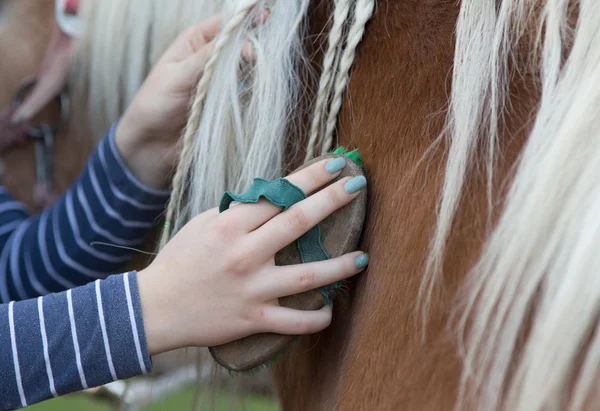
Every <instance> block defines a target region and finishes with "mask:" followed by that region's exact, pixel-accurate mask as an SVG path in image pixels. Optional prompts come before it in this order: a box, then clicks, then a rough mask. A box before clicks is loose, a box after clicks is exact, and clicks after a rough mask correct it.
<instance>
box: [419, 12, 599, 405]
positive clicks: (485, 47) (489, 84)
mask: <svg viewBox="0 0 600 411" xmlns="http://www.w3.org/2000/svg"><path fill="white" fill-rule="evenodd" d="M575 3H576V4H575ZM573 6H575V7H578V10H577V11H576V12H574V11H575V10H576V9H575V8H574V7H573ZM599 19H600V3H598V2H597V1H595V0H580V1H577V2H570V1H569V0H548V1H529V0H505V1H502V2H500V3H497V2H495V1H487V0H486V1H480V0H465V1H462V3H461V8H460V15H459V19H458V23H457V28H456V53H455V64H454V73H453V86H452V93H451V100H450V110H449V121H448V137H449V138H450V141H451V146H450V151H449V154H448V159H447V165H446V176H445V182H444V185H443V194H442V198H441V201H440V210H439V219H438V225H437V229H436V232H435V235H434V238H433V241H432V252H431V255H430V259H429V270H428V276H427V277H426V278H425V279H424V281H423V288H422V291H423V296H424V301H425V302H426V303H427V302H428V301H429V300H430V297H431V295H432V289H433V286H434V284H435V282H436V280H437V279H438V278H439V276H441V275H443V273H442V270H441V267H442V261H443V252H444V244H445V242H446V239H447V237H448V234H449V232H450V230H451V226H452V222H453V218H454V215H455V213H456V210H457V208H458V207H459V203H460V199H461V193H462V189H463V185H464V183H465V176H466V174H467V172H468V171H469V169H470V168H472V166H473V164H474V162H475V161H476V160H477V159H476V158H475V151H476V148H477V147H479V146H480V145H483V146H484V147H486V148H487V157H486V159H485V164H486V169H487V176H488V186H489V187H490V188H489V190H488V200H489V205H490V209H491V208H492V205H493V202H492V199H493V193H492V191H491V183H492V178H493V169H494V162H495V161H496V160H497V154H496V152H495V149H496V147H497V142H498V137H499V134H500V132H499V127H500V126H499V124H501V123H502V120H503V118H502V117H503V115H505V114H506V113H507V110H508V108H509V107H510V96H509V82H510V80H511V78H514V77H515V76H524V75H527V74H531V73H532V74H534V75H535V76H536V77H537V78H539V83H538V84H539V89H538V90H532V93H535V95H537V94H538V93H539V95H541V99H540V101H539V105H538V107H537V113H536V114H535V116H534V118H533V119H532V120H533V122H532V124H533V126H532V128H531V131H530V133H529V135H528V138H527V141H526V144H525V147H524V148H523V151H522V152H521V155H520V158H519V160H518V163H517V165H516V166H515V174H514V180H513V181H512V183H511V185H510V189H509V192H508V195H507V197H506V198H505V201H504V205H503V209H502V213H501V215H500V218H499V220H498V221H497V223H496V224H495V226H494V227H493V229H492V231H491V234H490V236H489V238H488V240H487V243H486V244H485V246H484V249H483V252H482V255H481V256H480V258H479V261H478V262H477V263H476V264H475V266H474V267H473V269H472V271H471V273H470V274H469V276H468V278H467V281H466V284H465V289H464V293H463V294H462V295H461V299H462V301H460V305H459V307H457V309H458V310H459V311H460V315H461V321H460V322H459V332H460V335H461V336H464V341H463V342H464V346H463V347H462V348H463V354H464V371H463V377H462V380H461V391H460V396H459V402H458V404H457V409H464V408H465V407H466V404H467V403H471V404H472V405H475V407H476V409H482V410H494V409H498V408H502V409H509V410H523V411H525V410H526V411H538V410H555V409H569V410H578V409H581V408H582V407H583V406H584V404H587V405H588V406H589V403H588V402H587V401H591V400H598V398H596V397H597V395H598V394H597V389H596V388H597V378H598V370H599V368H598V367H599V363H600V336H599V335H598V334H597V333H596V328H597V326H598V313H599V309H600V275H599V273H600V252H599V251H598V245H599V244H600V219H599V218H598V210H599V209H600V183H598V175H599V173H600V139H599V138H598V129H599V128H598V127H599V126H600V111H599V110H598V107H600V47H599V45H600V26H599V25H598V21H599ZM524 45H526V46H527V50H528V53H525V55H526V56H529V58H530V61H529V62H525V63H526V64H525V66H526V67H523V64H521V65H520V66H519V64H518V60H519V58H518V57H517V52H518V53H519V55H520V56H522V55H523V47H524ZM518 48H520V49H519V50H518ZM517 70H521V71H520V72H519V71H517ZM525 70H527V71H528V73H524V71H525ZM481 143H483V144H481Z"/></svg>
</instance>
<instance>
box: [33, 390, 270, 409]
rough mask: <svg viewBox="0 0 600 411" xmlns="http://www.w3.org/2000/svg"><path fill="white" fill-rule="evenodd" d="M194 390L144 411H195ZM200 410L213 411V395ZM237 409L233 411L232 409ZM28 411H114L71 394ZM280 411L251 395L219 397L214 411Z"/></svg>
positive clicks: (202, 396) (205, 396) (206, 397)
mask: <svg viewBox="0 0 600 411" xmlns="http://www.w3.org/2000/svg"><path fill="white" fill-rule="evenodd" d="M193 404H194V390H193V389H188V390H183V391H181V392H179V393H176V394H173V395H171V396H168V397H166V398H164V399H161V400H159V401H158V402H157V403H155V404H153V405H150V406H148V407H146V408H144V409H143V410H144V411H171V410H177V411H192V409H193ZM199 404H200V406H199V408H198V409H199V410H213V407H212V406H211V398H210V395H209V394H202V393H201V394H200V401H199ZM232 405H233V407H232ZM26 409H27V410H28V411H113V409H112V408H111V407H110V406H109V405H108V404H107V403H105V402H101V401H98V400H94V399H92V398H91V397H89V396H87V395H82V394H71V395H67V396H64V397H61V398H56V399H53V400H49V401H46V402H43V403H40V404H36V405H32V406H31V407H28V408H26ZM225 410H227V411H230V410H235V411H238V410H239V411H242V410H243V411H279V407H278V406H277V403H276V402H275V401H274V400H272V399H267V398H263V397H257V396H251V395H248V396H246V398H245V399H244V401H243V404H242V401H241V400H237V399H235V398H233V397H231V396H227V395H215V407H214V411H225Z"/></svg>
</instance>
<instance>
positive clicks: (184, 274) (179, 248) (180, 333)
mask: <svg viewBox="0 0 600 411" xmlns="http://www.w3.org/2000/svg"><path fill="white" fill-rule="evenodd" d="M326 163H327V160H323V161H320V162H317V163H315V164H313V165H311V166H309V167H307V168H305V169H303V170H301V171H299V172H297V173H296V174H293V175H291V176H290V177H288V179H289V180H290V182H292V183H293V184H295V185H297V186H298V187H300V188H301V189H302V190H304V192H305V193H307V195H309V194H310V193H313V192H314V193H315V194H313V195H311V196H310V197H308V198H307V199H305V200H303V201H301V202H299V203H297V204H295V205H294V206H292V207H291V208H290V209H289V210H287V211H285V212H283V213H281V208H279V207H276V206H274V205H272V204H270V203H268V202H266V201H265V200H261V201H260V202H259V203H257V204H238V205H235V206H233V207H231V208H230V209H229V210H227V211H225V212H223V213H221V214H219V213H218V211H217V210H216V209H213V210H210V211H207V212H205V213H203V214H201V215H199V216H198V217H196V218H195V219H194V220H192V221H191V222H189V223H188V224H187V225H186V226H185V227H184V228H183V229H182V230H181V231H179V232H178V233H177V235H176V236H175V237H174V238H173V239H172V240H171V241H170V242H169V243H168V244H167V246H166V247H165V248H164V249H163V250H162V251H161V252H160V253H159V255H158V256H157V257H156V259H155V260H154V262H153V263H152V264H151V265H150V266H149V267H148V268H147V269H146V270H144V271H142V272H140V273H139V274H138V284H139V292H140V299H141V304H142V312H143V316H144V327H145V330H146V337H147V342H148V349H149V351H150V354H151V355H155V354H158V353H161V352H164V351H168V350H172V349H176V348H181V347H188V346H215V345H219V344H224V343H226V342H229V341H233V340H236V339H239V338H241V337H245V336H248V335H252V334H256V333H261V332H275V333H279V334H291V335H298V334H309V333H314V332H317V331H320V330H322V329H324V328H326V327H327V326H328V325H329V323H330V321H331V309H330V308H329V307H328V306H325V307H323V308H322V309H321V310H319V311H300V310H293V309H290V308H284V307H281V306H279V304H278V298H279V297H283V296H287V295H293V294H298V293H301V292H305V291H308V290H312V289H315V288H318V287H321V286H325V285H328V284H332V283H334V282H336V281H339V280H342V279H344V278H347V277H350V276H352V275H354V274H356V273H358V272H360V271H361V270H362V269H363V268H364V264H360V262H362V261H364V260H365V258H364V257H363V258H361V259H360V260H359V261H358V263H357V260H356V259H357V257H359V256H361V255H363V253H362V252H355V253H351V254H348V255H345V256H342V257H339V258H334V259H330V260H327V261H320V262H315V263H308V264H300V265H291V266H289V265H288V266H283V267H279V266H275V263H274V255H275V253H276V252H277V251H279V250H280V249H282V248H284V247H285V246H287V245H288V244H290V243H292V242H293V241H295V240H296V239H297V238H298V237H300V236H301V235H302V234H304V233H305V232H306V231H308V230H309V229H310V228H312V227H313V226H315V225H316V224H318V223H319V222H320V221H321V220H323V219H324V218H325V217H327V216H328V215H329V214H331V213H332V212H334V211H335V210H337V209H338V208H340V207H342V206H344V205H345V204H347V203H349V202H350V201H352V199H354V198H355V197H356V196H357V195H358V191H357V192H355V193H349V192H347V191H346V189H345V183H346V182H347V181H348V180H349V179H348V178H346V179H342V180H340V181H338V182H336V183H334V184H332V185H330V186H329V187H327V188H325V189H323V190H321V191H317V190H318V189H319V188H320V187H322V186H323V185H324V184H326V183H327V182H329V181H331V180H332V179H333V178H335V177H336V176H337V175H338V174H339V172H334V173H331V174H330V173H328V172H327V171H326V169H325V164H326ZM361 179H362V177H357V180H356V181H355V182H353V183H355V184H351V185H350V186H351V187H353V189H351V191H354V190H356V188H357V186H358V187H360V186H361V185H364V180H361ZM356 183H358V185H357V184H356Z"/></svg>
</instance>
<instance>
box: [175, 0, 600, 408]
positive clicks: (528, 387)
mask: <svg viewBox="0 0 600 411" xmlns="http://www.w3.org/2000/svg"><path fill="white" fill-rule="evenodd" d="M240 4H242V2H240ZM277 4H281V2H279V3H276V4H274V5H272V13H271V16H270V22H271V25H270V26H268V27H267V29H266V30H269V31H268V33H269V34H270V36H264V35H261V34H260V33H259V34H256V33H254V32H252V31H251V29H250V28H249V26H248V25H245V24H242V25H240V26H238V27H233V28H232V31H230V32H229V34H228V35H229V38H230V39H236V41H233V40H229V41H228V42H227V44H224V46H223V50H222V53H220V55H219V56H217V57H215V59H219V61H217V62H220V63H219V64H224V65H226V66H227V67H232V66H233V65H232V64H231V63H232V61H231V60H227V58H226V57H228V56H233V55H236V53H235V52H236V48H237V47H239V42H238V41H237V39H247V38H248V37H250V38H251V39H252V40H253V41H255V43H256V44H257V45H258V46H260V48H261V49H262V50H271V51H270V53H265V56H272V54H271V53H273V52H276V51H278V50H277V47H273V48H272V49H270V48H269V46H270V45H281V42H282V41H285V42H286V46H287V47H286V49H285V50H283V52H284V53H286V54H285V55H284V56H283V57H285V59H283V60H280V61H279V62H276V63H277V64H279V65H278V66H276V67H275V66H273V65H269V64H266V63H268V60H266V61H263V60H264V59H263V60H261V59H260V54H259V56H258V57H259V60H258V63H257V65H256V67H254V68H253V70H252V71H251V74H252V76H254V77H251V78H250V79H249V80H250V81H249V82H250V87H249V89H248V88H246V87H239V85H240V84H239V83H240V81H239V73H238V72H237V71H233V72H230V71H228V72H218V73H217V74H219V76H216V77H215V78H214V79H213V80H212V81H211V84H207V86H210V87H209V89H204V92H206V95H205V101H206V103H205V104H204V110H201V111H199V112H197V113H196V115H190V119H192V118H194V121H193V122H192V124H188V126H191V128H190V129H191V130H192V132H196V131H198V130H203V129H204V128H206V127H208V126H209V125H211V124H214V123H215V116H214V114H211V113H223V112H224V111H225V110H228V105H229V106H230V104H229V103H230V100H227V99H224V98H222V95H221V94H220V92H222V90H225V91H231V90H232V89H233V88H234V87H235V89H234V90H237V93H233V95H237V94H238V93H239V94H240V95H241V97H243V101H242V102H238V103H237V107H243V108H244V109H247V108H248V107H254V105H253V104H252V101H250V102H248V99H250V100H252V99H253V98H254V99H259V98H263V101H268V102H269V104H270V105H266V106H263V107H262V110H263V111H264V112H265V113H268V112H269V110H270V109H271V108H273V109H275V111H273V112H274V113H277V116H276V118H275V120H276V122H277V123H278V124H275V125H276V126H277V127H276V128H277V130H279V131H278V132H277V133H276V134H275V135H273V134H268V138H271V139H272V140H271V141H273V142H274V143H273V147H275V148H277V150H274V151H271V150H267V152H266V153H265V152H261V151H259V152H254V153H253V155H252V156H249V158H250V159H252V160H253V161H255V165H253V166H252V167H250V166H246V167H247V169H244V168H241V169H236V168H234V169H231V168H229V167H230V165H231V162H223V163H222V167H226V168H227V170H223V171H221V170H222V169H219V170H220V171H219V178H220V179H221V178H223V177H222V176H225V175H226V176H227V179H224V180H223V181H221V180H219V181H218V182H219V184H221V185H222V184H225V185H231V186H236V185H239V186H238V187H228V188H240V189H241V188H243V187H244V185H245V184H247V180H248V179H249V178H252V177H254V176H255V173H252V171H253V170H256V173H265V174H266V176H269V177H271V176H276V175H281V174H283V172H284V170H287V169H293V168H294V167H295V164H296V165H297V164H299V163H301V162H302V160H303V157H304V154H308V155H309V156H310V155H311V154H312V153H310V152H309V148H310V147H311V144H310V138H309V137H307V136H311V129H312V127H311V126H310V123H311V120H312V117H313V116H312V113H313V112H314V109H315V106H317V104H316V101H318V95H319V90H320V89H321V87H320V85H319V80H316V81H315V79H318V78H320V77H322V76H323V73H325V72H326V71H327V70H329V71H331V70H332V65H336V67H339V59H336V58H334V59H328V60H327V61H326V60H325V58H324V59H323V62H327V63H328V64H329V66H326V65H325V64H324V67H319V65H320V63H321V60H320V57H321V56H323V52H322V51H321V49H322V47H323V46H325V43H326V42H328V43H333V44H334V45H335V47H336V49H337V48H339V49H340V50H343V47H342V46H343V44H345V43H344V40H343V39H344V33H348V32H349V31H350V30H349V28H348V30H337V29H336V30H334V27H337V28H339V27H338V26H336V25H335V20H336V18H335V16H338V17H339V19H341V21H342V22H344V21H346V19H347V17H346V16H350V21H356V17H355V16H356V15H357V14H356V13H357V11H358V12H361V11H364V7H365V2H364V1H356V2H354V1H343V0H339V1H337V2H335V3H334V4H331V3H329V2H326V1H317V0H315V1H314V2H313V3H312V4H311V5H309V4H308V2H307V1H305V2H300V1H298V2H296V1H294V2H292V4H293V6H294V7H292V9H293V10H292V12H291V13H290V14H287V13H284V12H283V11H282V10H281V9H279V10H277V9H276V8H277ZM359 4H360V5H361V6H362V9H361V10H357V7H358V5H359ZM244 5H248V3H245V4H244ZM259 5H262V3H260V4H259ZM232 9H233V11H232V12H231V14H232V15H234V14H235V13H236V12H243V10H241V8H240V7H239V6H238V7H237V8H236V7H232ZM336 12H337V14H336ZM331 15H333V16H334V18H333V22H332V23H331V24H328V23H329V20H330V16H331ZM345 15H346V16H345ZM300 17H303V18H304V19H305V21H306V20H308V23H309V24H308V28H307V29H306V30H305V31H298V32H295V33H294V34H293V35H294V36H297V37H295V38H294V39H292V40H290V39H289V38H288V37H286V36H289V35H290V27H291V26H290V22H291V23H295V24H297V26H292V27H300V25H299V23H296V22H297V21H298V18H300ZM363 17H364V16H363ZM598 17H600V11H599V9H598V6H597V5H595V4H594V2H593V0H592V1H590V0H587V1H586V0H581V1H579V2H577V3H576V4H575V3H574V2H573V3H571V2H568V1H562V0H553V1H547V2H538V1H525V0H504V1H502V2H491V1H479V0H463V1H462V2H460V4H458V3H456V2H454V1H447V0H428V1H424V2H423V1H420V2H417V1H414V0H387V1H386V0H379V2H378V3H377V6H376V8H375V10H374V12H373V17H372V18H371V21H370V22H369V23H368V25H366V23H365V27H366V32H365V36H364V38H363V40H362V43H360V45H359V46H358V45H357V54H356V58H355V59H354V56H349V57H352V59H351V60H352V61H353V62H354V67H353V69H352V74H351V80H350V81H347V80H348V78H347V77H346V76H345V75H344V76H342V77H340V78H339V80H340V81H339V82H338V81H335V82H334V87H333V88H334V89H335V85H336V84H342V86H341V87H342V91H343V87H344V83H346V82H347V84H348V89H347V90H346V92H345V94H344V98H343V102H342V104H341V107H340V108H341V111H340V113H339V121H338V122H336V125H337V141H338V142H339V144H342V145H345V146H351V147H357V148H358V149H359V150H360V152H361V155H362V158H363V160H364V162H365V165H366V170H367V175H368V179H369V186H370V188H369V193H370V197H369V211H368V219H367V222H366V225H365V227H366V229H365V232H364V236H363V241H362V244H361V249H366V250H368V251H369V253H370V260H371V263H370V267H369V269H368V270H367V272H366V273H365V274H363V275H361V276H359V277H358V278H357V279H355V280H353V281H352V282H350V283H349V284H348V289H349V291H348V292H347V293H343V294H341V295H339V296H338V297H337V298H336V300H335V302H334V320H333V323H332V325H331V326H330V327H329V328H328V329H327V330H325V331H324V332H322V333H319V334H317V335H314V336H311V337H306V338H302V339H301V340H300V342H299V343H298V344H297V345H295V346H294V347H293V348H292V349H291V350H290V351H289V352H288V353H287V354H286V355H285V356H283V357H282V358H281V359H280V360H279V361H278V362H277V363H276V364H275V365H274V368H273V373H274V377H275V384H276V387H277V390H278V393H279V397H280V400H281V403H282V407H283V409H285V410H305V409H367V408H376V409H391V410H395V409H451V408H457V409H490V410H493V409H518V410H519V409H526V410H541V409H585V408H586V407H587V408H596V407H594V404H597V400H596V398H595V395H596V394H595V391H597V390H594V388H595V384H594V380H595V378H594V377H595V376H596V375H597V373H598V371H597V370H598V361H597V351H598V349H597V344H598V343H597V335H596V333H595V328H596V324H597V321H598V318H597V316H598V312H597V309H596V306H597V302H598V301H600V299H599V298H598V295H597V293H598V291H596V290H598V287H595V286H594V285H595V282H594V280H595V279H596V278H597V275H595V270H594V268H596V267H597V266H598V264H597V263H596V262H597V261H596V259H595V256H596V255H597V253H596V252H595V250H594V248H593V245H594V243H595V242H594V241H593V240H594V239H595V238H596V233H597V229H596V227H597V218H595V215H594V212H595V210H596V209H597V207H595V205H596V203H595V201H596V198H597V196H596V193H597V190H596V186H595V182H594V176H595V175H597V173H596V172H595V171H596V168H597V161H596V158H599V157H598V155H597V153H596V150H597V149H598V148H597V145H596V144H594V143H595V141H596V139H594V133H595V127H594V125H595V120H596V117H597V114H596V113H594V110H593V109H594V108H595V107H597V102H598V95H597V93H598V92H597V91H596V90H597V89H598V88H597V87H595V86H597V81H598V79H599V78H600V77H599V76H598V70H599V69H598V67H600V65H598V64H597V63H598V61H597V60H598V52H597V50H595V49H594V47H592V46H593V45H594V44H596V39H597V37H598V35H599V34H598V29H597V25H595V24H594V22H596V21H597V20H598ZM339 19H338V22H339V21H340V20H339ZM352 19H354V20H352ZM349 25H350V26H352V24H351V23H350V24H349ZM342 26H343V24H342ZM332 32H336V33H338V34H337V36H338V39H337V40H336V41H330V40H331V36H330V34H331V33H332ZM265 33H266V32H265ZM323 33H326V34H323ZM263 34H264V33H263ZM358 34H360V35H361V37H362V33H358ZM277 35H278V36H277ZM252 36H254V37H252ZM340 39H341V40H340ZM269 41H273V43H269ZM346 41H347V40H346ZM298 44H306V45H307V50H299V49H298V47H297V45H298ZM280 52H282V51H280ZM324 54H325V56H327V52H324ZM237 55H239V53H237ZM292 57H293V58H292ZM221 59H222V60H221ZM307 61H308V62H307ZM217 62H216V63H215V64H217ZM290 62H293V64H290ZM336 62H337V63H336ZM284 63H285V64H284ZM273 64H274V63H273ZM290 67H293V68H294V70H290ZM298 67H299V68H298ZM311 67H312V68H313V69H314V71H313V70H310V68H311ZM269 68H271V69H272V70H275V74H276V75H277V76H275V77H272V79H273V80H274V81H276V83H275V84H277V85H278V87H280V88H279V90H282V92H283V93H284V94H280V95H279V97H280V99H275V98H273V96H272V94H268V93H267V94H264V95H262V97H261V96H252V95H250V94H251V93H249V92H248V90H250V92H252V90H253V87H258V88H257V89H259V90H260V89H261V87H260V85H261V84H262V85H263V86H264V87H266V84H267V83H266V82H267V80H268V76H265V73H270V71H269ZM285 70H287V71H285ZM336 70H338V69H336V68H333V72H334V74H336V73H338V72H337V71H336ZM315 72H316V73H318V74H315ZM286 76H287V77H286ZM334 77H335V75H334ZM256 78H258V79H259V80H258V82H259V83H258V86H256V85H254V86H253V83H252V82H253V81H256ZM299 79H302V80H306V83H303V82H301V81H299ZM260 82H264V83H260ZM329 84H331V82H329ZM219 86H220V87H219ZM288 87H289V88H288ZM323 89H324V96H325V97H331V93H333V94H334V95H335V97H336V98H334V99H333V100H334V101H338V97H339V94H338V93H334V92H333V91H332V90H331V89H330V88H329V86H328V85H327V84H326V86H324V87H323ZM310 91H312V93H311V92H310ZM328 92H329V93H330V94H327V93H328ZM230 95H231V93H230ZM315 95H317V98H315V97H314V96H315ZM257 101H259V100H254V104H256V102H257ZM298 101H300V103H298ZM321 101H325V100H321ZM290 102H291V103H290ZM330 103H331V99H330V98H328V99H327V100H326V103H324V104H325V106H327V107H328V110H329V112H334V113H335V110H331V107H332V106H331V105H330ZM336 104H337V103H336ZM282 107H283V108H282ZM200 108H201V109H202V106H200ZM333 108H335V107H333ZM207 110H208V111H207ZM329 112H327V111H325V112H323V113H321V114H322V116H321V118H323V116H324V117H325V118H326V120H327V121H325V122H324V123H326V124H321V122H322V121H321V120H319V121H318V122H317V126H316V128H315V129H316V130H317V131H318V133H317V135H318V137H317V139H318V140H322V141H317V142H323V143H326V142H327V138H325V139H324V138H323V135H325V136H326V135H327V134H326V133H327V129H328V127H327V124H330V121H329V120H330V118H329V117H330V115H329ZM192 114H193V113H192ZM259 114H260V113H259ZM335 114H336V115H335V116H334V118H335V119H337V118H338V117H337V113H335ZM233 118H234V119H238V120H239V118H237V117H235V116H234V117H233ZM229 119H231V117H229ZM290 119H291V120H293V121H290ZM241 120H242V121H240V122H238V123H234V124H237V125H242V124H243V125H244V127H251V128H250V129H251V130H253V131H254V130H261V129H263V128H264V126H263V125H261V124H262V123H260V122H259V121H258V120H252V119H250V118H247V117H243V118H242V119H241ZM282 122H285V124H286V125H285V126H281V123H282ZM288 122H289V123H290V124H288ZM298 123H302V125H303V127H299V128H298V127H297V126H298ZM274 128H275V127H274ZM323 129H325V134H323V131H322V130H323ZM219 132H220V131H219ZM236 132H239V130H233V133H234V134H235V133H236ZM288 133H289V134H288ZM241 134H243V133H241ZM249 135H250V136H252V137H255V135H254V134H252V133H250V134H249ZM286 136H291V138H289V137H286ZM290 140H291V141H290ZM304 140H308V141H304ZM219 141H220V140H217V141H215V142H214V146H213V148H210V150H211V153H213V154H215V155H216V157H215V158H220V159H223V156H225V158H226V159H229V158H230V156H231V153H228V152H225V153H224V154H223V153H222V152H220V151H219V150H218V149H219V147H220V146H219ZM235 142H236V144H238V147H241V148H243V150H242V149H241V148H240V151H239V152H237V151H236V152H234V155H237V156H238V157H236V158H240V157H239V156H240V155H242V154H245V153H248V152H250V149H251V148H252V145H251V144H248V142H247V141H245V140H237V141H235ZM313 143H315V141H313ZM246 144H247V145H246ZM323 146H324V147H323ZM312 147H313V148H314V147H316V146H315V144H313V145H312ZM321 148H322V149H324V150H327V149H329V147H327V144H322V147H321ZM200 149H201V148H200V147H196V148H192V151H191V153H192V154H195V156H196V157H197V158H206V157H204V156H202V157H200V156H199V150H200ZM204 149H205V148H204ZM299 154H300V155H299ZM263 155H265V156H263ZM193 157H194V156H192V158H193ZM265 157H266V158H267V160H268V161H264V162H263V161H262V160H264V159H265ZM242 158H243V157H242ZM280 160H281V161H280ZM573 160H574V161H573ZM256 164H258V165H260V167H262V168H260V167H258V166H256ZM182 167H183V168H182V169H181V170H182V171H181V173H183V176H184V177H188V178H190V180H191V182H190V181H187V182H186V184H189V187H196V189H194V190H192V192H191V193H190V195H192V196H196V198H194V199H193V200H194V201H193V202H191V203H189V204H187V203H186V204H182V207H181V210H177V211H179V213H176V214H175V216H177V215H178V214H179V215H181V216H182V218H181V221H185V219H187V218H189V217H190V216H192V215H193V214H194V213H196V212H197V211H198V209H201V208H202V207H206V206H207V205H208V204H210V203H211V202H212V203H213V204H214V197H215V196H218V195H219V194H220V189H221V188H222V186H221V187H219V186H218V185H215V186H216V187H215V190H214V193H210V195H211V196H213V198H204V197H203V198H200V195H199V192H200V189H199V188H198V185H199V182H202V181H203V179H204V178H206V176H207V175H206V173H205V172H204V171H203V170H195V171H193V173H191V167H189V165H188V164H184V165H183V166H182ZM186 168H187V169H188V171H190V173H186V172H185V171H186V170H185V169H186ZM203 173H204V174H203ZM196 193H197V195H196ZM194 204H196V205H194ZM183 205H185V206H187V207H183ZM188 207H189V208H188ZM194 207H195V209H194Z"/></svg>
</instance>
